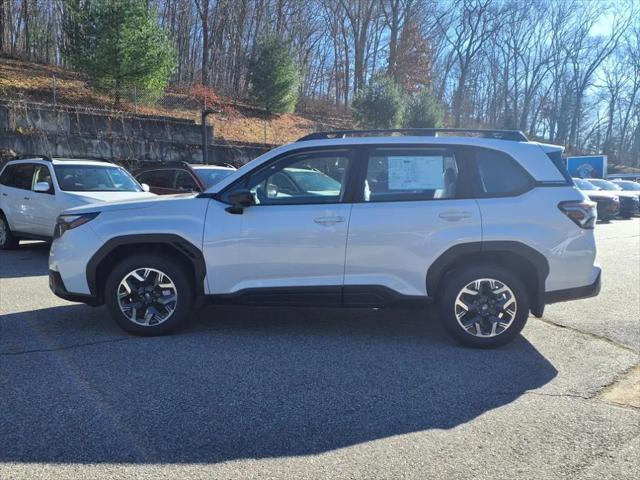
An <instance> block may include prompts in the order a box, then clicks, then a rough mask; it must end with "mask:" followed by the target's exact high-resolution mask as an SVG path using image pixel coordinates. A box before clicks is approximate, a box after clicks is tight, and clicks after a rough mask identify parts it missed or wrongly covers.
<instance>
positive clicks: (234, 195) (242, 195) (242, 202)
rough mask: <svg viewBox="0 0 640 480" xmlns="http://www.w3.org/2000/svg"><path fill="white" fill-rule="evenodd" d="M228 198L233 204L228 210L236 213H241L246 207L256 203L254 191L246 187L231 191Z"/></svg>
mask: <svg viewBox="0 0 640 480" xmlns="http://www.w3.org/2000/svg"><path fill="white" fill-rule="evenodd" d="M227 199H228V201H229V203H231V206H230V207H228V208H227V212H229V213H234V214H240V213H242V212H243V211H244V209H245V208H247V207H250V206H251V205H255V204H256V201H255V198H254V197H253V193H251V191H250V190H245V189H243V190H236V191H235V192H231V193H230V194H229V196H228V197H227Z"/></svg>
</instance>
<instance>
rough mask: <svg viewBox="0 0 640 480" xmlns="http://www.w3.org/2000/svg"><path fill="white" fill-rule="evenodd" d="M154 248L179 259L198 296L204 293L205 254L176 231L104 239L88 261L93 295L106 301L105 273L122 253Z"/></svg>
mask: <svg viewBox="0 0 640 480" xmlns="http://www.w3.org/2000/svg"><path fill="white" fill-rule="evenodd" d="M154 252H156V253H162V254H163V255H170V256H173V257H174V258H176V259H177V260H179V261H180V262H181V263H182V264H183V265H184V266H185V267H186V268H187V270H188V272H189V278H190V280H191V281H192V283H193V287H194V289H195V294H196V296H201V295H204V293H205V292H204V278H205V276H206V264H205V261H204V255H203V254H202V251H201V250H200V249H199V248H197V247H196V246H195V245H194V244H193V243H191V242H190V241H188V240H187V239H185V238H183V237H181V236H179V235H175V234H138V235H124V236H120V237H114V238H112V239H110V240H108V241H107V242H105V244H104V245H102V247H100V248H99V249H98V251H96V253H95V254H94V255H93V256H92V257H91V259H90V260H89V262H88V263H87V271H86V276H87V285H88V287H89V291H90V292H91V295H92V296H94V297H95V298H97V299H98V301H99V303H103V301H104V287H105V282H106V277H107V275H108V273H109V271H110V269H111V268H113V266H114V265H115V264H116V263H117V262H118V260H119V259H121V258H122V256H123V255H131V254H135V253H154Z"/></svg>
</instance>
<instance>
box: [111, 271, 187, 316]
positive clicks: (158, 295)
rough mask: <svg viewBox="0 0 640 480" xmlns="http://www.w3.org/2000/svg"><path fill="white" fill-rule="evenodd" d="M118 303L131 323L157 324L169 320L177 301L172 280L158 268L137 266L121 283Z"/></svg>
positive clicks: (175, 289)
mask: <svg viewBox="0 0 640 480" xmlns="http://www.w3.org/2000/svg"><path fill="white" fill-rule="evenodd" d="M117 295H118V306H119V307H120V311H121V312H122V313H123V314H124V316H125V317H127V319H129V320H130V321H131V322H133V323H135V324H138V325H142V326H154V325H159V324H161V323H164V322H166V321H167V320H168V319H169V318H170V317H171V315H173V312H174V311H175V309H176V306H177V304H178V290H177V288H176V286H175V284H174V283H173V280H171V278H170V277H169V276H168V275H167V274H166V273H164V272H162V271H160V270H157V269H155V268H137V269H135V270H132V271H131V272H129V273H128V274H127V275H125V276H124V278H123V279H122V281H121V282H120V284H119V285H118V292H117Z"/></svg>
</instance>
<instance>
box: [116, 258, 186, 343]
mask: <svg viewBox="0 0 640 480" xmlns="http://www.w3.org/2000/svg"><path fill="white" fill-rule="evenodd" d="M143 268H150V269H155V270H159V271H160V272H162V273H164V274H165V275H166V276H168V277H169V279H170V280H171V281H172V282H173V284H174V286H175V288H176V292H177V299H176V302H175V309H174V310H173V313H171V315H170V316H169V317H168V318H167V319H166V320H164V321H163V322H161V323H158V324H154V325H140V324H138V323H135V322H134V321H132V320H130V319H129V318H128V317H127V316H126V315H125V314H124V313H123V311H122V309H121V308H120V305H119V301H118V290H119V287H120V282H121V281H122V280H123V279H124V278H125V277H126V276H127V275H128V274H129V273H130V272H132V271H134V270H137V269H143ZM104 294H105V303H106V305H107V308H108V309H109V311H110V313H111V316H112V317H113V319H114V320H115V321H116V323H117V324H118V325H119V326H120V327H121V328H122V329H123V330H126V331H127V332H129V333H133V334H135V335H142V336H155V335H164V334H166V333H169V332H171V331H174V330H175V329H177V328H178V327H180V326H182V325H184V324H185V323H186V322H187V320H188V319H189V316H190V314H191V311H192V307H193V302H194V295H193V287H192V285H191V282H189V277H188V273H187V271H186V268H185V267H184V266H183V264H182V263H181V262H180V261H179V260H176V259H173V258H171V257H161V256H159V255H154V254H136V255H132V256H130V257H128V258H125V259H124V260H122V261H121V262H120V263H118V264H117V265H116V266H115V268H114V269H113V270H112V271H111V273H110V274H109V276H108V277H107V282H106V284H105V291H104Z"/></svg>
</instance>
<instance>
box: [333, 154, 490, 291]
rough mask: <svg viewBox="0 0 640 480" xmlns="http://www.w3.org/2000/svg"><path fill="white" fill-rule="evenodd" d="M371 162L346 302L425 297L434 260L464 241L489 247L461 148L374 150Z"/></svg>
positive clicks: (352, 238)
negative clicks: (383, 295) (382, 294)
mask: <svg viewBox="0 0 640 480" xmlns="http://www.w3.org/2000/svg"><path fill="white" fill-rule="evenodd" d="M363 156H364V157H365V158H364V163H365V165H364V171H363V172H362V174H361V179H362V181H361V182H360V183H359V189H360V195H359V201H358V202H357V203H355V204H354V205H353V209H352V212H351V221H350V224H349V235H348V241H347V252H346V264H345V291H344V295H345V302H347V303H351V302H352V301H353V300H354V298H359V299H362V298H364V297H363V296H362V295H363V294H362V292H361V291H360V290H361V288H362V287H367V288H368V287H375V288H377V289H378V291H379V287H383V288H384V290H386V292H387V293H390V294H397V293H399V294H403V295H418V296H425V295H426V294H427V291H426V275H427V270H428V268H429V266H430V265H431V264H432V263H433V262H434V260H436V259H437V258H438V257H439V256H440V255H442V253H444V252H445V251H446V250H447V249H449V248H451V247H452V246H454V245H456V244H458V243H466V242H479V241H481V236H482V229H481V218H480V211H479V208H478V205H477V202H476V201H475V200H474V199H473V198H471V194H470V188H469V185H468V181H467V180H466V172H465V167H466V165H465V163H464V160H463V159H462V158H461V156H460V155H457V154H456V151H455V148H451V147H442V146H424V145H420V146H398V145H395V146H376V147H370V148H367V149H366V152H364V153H363ZM356 198H357V197H356ZM356 287H357V288H356ZM352 292H353V293H354V295H355V296H352V295H351V293H352ZM352 297H353V298H352Z"/></svg>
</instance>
